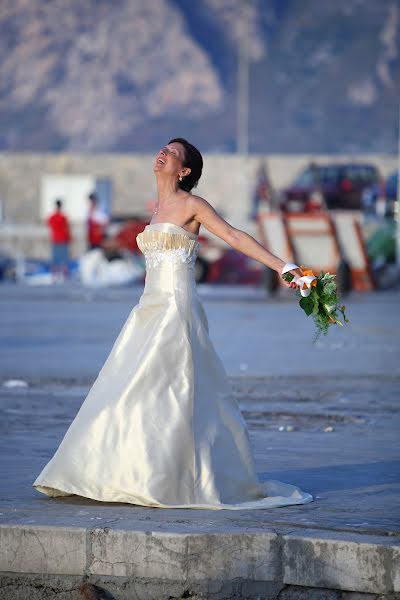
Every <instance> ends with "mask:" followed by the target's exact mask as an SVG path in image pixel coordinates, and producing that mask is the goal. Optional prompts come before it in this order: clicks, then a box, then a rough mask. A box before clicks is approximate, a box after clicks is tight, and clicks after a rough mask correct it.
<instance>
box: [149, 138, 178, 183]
mask: <svg viewBox="0 0 400 600" xmlns="http://www.w3.org/2000/svg"><path fill="white" fill-rule="evenodd" d="M184 158H185V149H184V147H183V146H182V144H179V142H173V143H172V144H168V145H167V146H164V148H161V150H160V151H159V153H158V154H157V156H156V160H155V163H154V167H153V170H154V172H155V173H157V172H163V173H165V174H167V175H171V176H172V177H174V178H178V176H179V174H180V173H181V171H182V168H183V161H184Z"/></svg>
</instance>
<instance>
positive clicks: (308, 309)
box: [299, 296, 314, 317]
mask: <svg viewBox="0 0 400 600" xmlns="http://www.w3.org/2000/svg"><path fill="white" fill-rule="evenodd" d="M299 304H300V306H301V308H302V309H303V310H304V312H305V313H306V315H307V317H309V316H310V315H311V313H312V311H313V308H314V300H313V298H312V297H311V296H308V297H307V298H302V299H301V300H300V302H299Z"/></svg>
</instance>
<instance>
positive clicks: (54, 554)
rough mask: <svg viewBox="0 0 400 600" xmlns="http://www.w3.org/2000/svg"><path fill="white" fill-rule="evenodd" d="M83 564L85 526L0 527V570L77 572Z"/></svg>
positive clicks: (77, 573) (62, 573)
mask: <svg viewBox="0 0 400 600" xmlns="http://www.w3.org/2000/svg"><path fill="white" fill-rule="evenodd" d="M85 564H86V531H85V529H82V528H78V527H34V526H32V525H29V526H24V525H14V526H8V525H4V526H0V571H4V572H12V573H48V574H52V573H54V574H59V575H80V574H82V573H83V572H84V569H85Z"/></svg>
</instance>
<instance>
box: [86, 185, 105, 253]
mask: <svg viewBox="0 0 400 600" xmlns="http://www.w3.org/2000/svg"><path fill="white" fill-rule="evenodd" d="M89 202H90V207H89V215H88V220H87V245H88V249H89V250H93V249H94V248H101V246H102V244H103V241H104V238H105V234H106V229H107V225H108V217H107V215H106V213H105V212H104V211H103V210H101V208H99V206H98V203H97V196H96V194H95V193H91V194H89Z"/></svg>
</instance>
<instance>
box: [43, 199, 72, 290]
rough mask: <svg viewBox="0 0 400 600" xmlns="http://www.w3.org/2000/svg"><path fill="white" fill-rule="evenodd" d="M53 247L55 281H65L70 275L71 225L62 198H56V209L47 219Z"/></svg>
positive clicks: (52, 268)
mask: <svg viewBox="0 0 400 600" xmlns="http://www.w3.org/2000/svg"><path fill="white" fill-rule="evenodd" d="M47 226H48V228H49V232H50V242H51V248H52V260H51V272H52V275H53V281H55V282H59V281H64V279H65V278H66V277H67V276H68V261H69V244H70V243H71V233H70V226H69V222H68V219H67V217H66V216H65V214H64V213H63V211H62V202H61V200H56V202H55V210H54V212H53V213H52V214H51V215H50V217H49V218H48V219H47Z"/></svg>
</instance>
